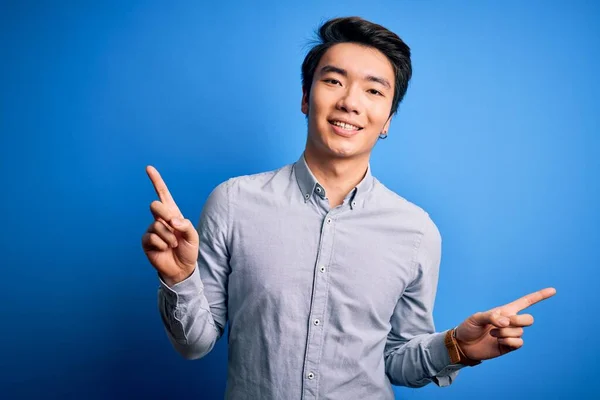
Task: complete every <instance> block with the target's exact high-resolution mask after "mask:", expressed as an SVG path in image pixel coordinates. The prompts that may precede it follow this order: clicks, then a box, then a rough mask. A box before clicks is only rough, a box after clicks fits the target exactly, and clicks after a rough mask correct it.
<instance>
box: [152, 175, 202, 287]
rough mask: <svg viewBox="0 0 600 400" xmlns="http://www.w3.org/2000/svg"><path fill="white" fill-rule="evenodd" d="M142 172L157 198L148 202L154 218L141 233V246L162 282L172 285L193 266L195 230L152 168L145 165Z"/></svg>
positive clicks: (195, 245)
mask: <svg viewBox="0 0 600 400" xmlns="http://www.w3.org/2000/svg"><path fill="white" fill-rule="evenodd" d="M146 173H147V174H148V177H150V180H151V181H152V184H153V185H154V189H155V190H156V194H157V195H158V198H159V199H160V201H158V200H155V201H153V202H152V203H151V204H150V211H151V212H152V215H153V216H154V221H153V222H152V223H151V224H150V226H149V227H148V229H147V231H146V232H145V233H144V235H143V236H142V248H143V249H144V252H145V253H146V256H147V257H148V260H149V261H150V264H152V266H153V267H154V268H156V270H157V271H158V273H159V274H160V276H161V278H162V279H163V280H164V281H165V283H166V284H167V285H169V286H173V285H174V284H176V283H178V282H181V281H183V280H185V279H186V278H188V277H189V276H190V275H191V274H192V273H193V272H194V269H195V268H196V261H197V260H198V245H199V237H198V232H197V231H196V229H195V228H194V225H193V224H192V222H191V221H190V220H189V219H185V218H184V217H183V215H182V214H181V211H179V207H177V204H175V201H174V200H173V197H172V196H171V193H170V192H169V189H167V185H166V184H165V182H164V181H163V179H162V178H161V176H160V174H159V173H158V171H157V170H156V168H154V167H152V166H150V165H149V166H147V167H146Z"/></svg>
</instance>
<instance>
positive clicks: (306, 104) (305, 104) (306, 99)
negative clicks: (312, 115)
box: [300, 88, 308, 115]
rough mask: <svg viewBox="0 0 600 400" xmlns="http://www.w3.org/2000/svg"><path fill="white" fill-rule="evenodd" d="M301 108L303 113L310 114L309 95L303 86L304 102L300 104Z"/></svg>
mask: <svg viewBox="0 0 600 400" xmlns="http://www.w3.org/2000/svg"><path fill="white" fill-rule="evenodd" d="M300 110H301V111H302V114H304V115H308V96H307V94H306V90H305V89H304V88H302V102H301V105H300Z"/></svg>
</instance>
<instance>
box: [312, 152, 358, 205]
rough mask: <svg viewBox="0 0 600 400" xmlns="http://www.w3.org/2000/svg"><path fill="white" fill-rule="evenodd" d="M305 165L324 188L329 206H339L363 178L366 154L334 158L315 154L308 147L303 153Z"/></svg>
mask: <svg viewBox="0 0 600 400" xmlns="http://www.w3.org/2000/svg"><path fill="white" fill-rule="evenodd" d="M304 158H305V159H306V164H307V165H308V167H309V168H310V170H311V172H312V173H313V175H314V176H315V178H317V180H318V181H319V183H320V184H321V185H322V186H323V187H324V188H325V192H326V193H327V197H328V198H329V200H330V204H331V206H333V207H334V206H337V205H340V204H341V203H342V202H343V200H344V198H345V197H346V196H347V195H348V193H349V192H350V191H351V190H352V189H354V187H356V185H358V184H359V183H360V181H361V180H362V179H363V178H364V177H365V174H366V172H367V168H368V166H369V156H368V154H367V155H366V156H363V157H356V158H334V157H327V156H324V155H321V154H318V153H316V152H315V151H314V150H313V149H312V148H311V147H310V146H307V147H306V149H305V151H304Z"/></svg>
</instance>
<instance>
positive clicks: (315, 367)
mask: <svg viewBox="0 0 600 400" xmlns="http://www.w3.org/2000/svg"><path fill="white" fill-rule="evenodd" d="M334 227H335V224H334V219H333V218H332V217H331V214H330V213H327V214H326V215H325V218H324V220H323V224H322V228H321V239H320V243H319V253H318V255H317V263H316V265H315V269H314V273H315V276H314V280H315V281H314V286H313V292H312V301H311V308H310V311H309V318H310V320H309V321H310V322H309V326H308V338H307V344H306V356H305V362H304V377H305V380H306V383H305V384H304V385H303V396H302V398H303V399H316V398H317V397H318V393H317V387H318V381H319V379H318V372H319V368H320V364H319V363H320V358H321V357H320V355H321V353H322V346H323V334H324V327H325V326H324V318H325V310H326V303H327V290H328V285H327V278H328V275H327V274H325V271H327V266H326V263H327V262H328V261H329V260H330V259H331V253H332V244H333V235H334Z"/></svg>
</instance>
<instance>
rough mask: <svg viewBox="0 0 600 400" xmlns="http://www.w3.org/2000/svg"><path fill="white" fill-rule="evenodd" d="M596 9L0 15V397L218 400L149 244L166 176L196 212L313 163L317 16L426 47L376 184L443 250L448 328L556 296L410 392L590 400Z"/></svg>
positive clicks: (335, 6) (549, 5)
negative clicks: (419, 214) (224, 188)
mask: <svg viewBox="0 0 600 400" xmlns="http://www.w3.org/2000/svg"><path fill="white" fill-rule="evenodd" d="M599 10H600V8H599V7H598V6H596V4H595V3H594V2H592V1H587V2H584V1H578V2H573V1H563V2H560V3H559V2H549V1H529V2H521V1H510V2H507V1H503V2H495V1H487V2H483V1H481V2H472V1H470V2H468V1H460V2H448V1H445V2H435V1H427V2H414V1H387V2H376V1H371V2H364V1H348V2H312V3H310V2H306V1H302V2H300V1H296V2H293V3H290V4H283V2H277V1H272V2H257V1H248V2H232V1H220V2H216V3H214V4H211V5H208V4H201V3H200V2H177V4H176V5H174V4H169V2H166V1H165V2H148V1H139V2H132V1H129V2H110V3H109V2H94V4H92V3H90V4H84V3H83V2H54V3H51V2H16V1H14V2H3V3H2V6H1V9H0V51H1V53H0V59H1V62H0V79H1V81H0V83H1V86H0V106H1V108H0V132H1V136H0V167H1V169H0V172H1V176H0V178H1V180H0V188H2V192H1V195H0V199H1V202H2V204H1V208H0V210H2V220H3V221H4V223H3V224H2V229H0V232H1V235H2V237H1V240H0V249H1V254H2V258H1V259H0V260H1V261H0V263H1V267H2V268H1V275H2V279H1V282H2V283H1V284H2V287H1V288H0V289H1V290H0V301H1V304H2V306H1V307H0V312H1V313H2V314H1V315H0V318H1V319H0V321H1V323H2V329H1V335H2V340H1V341H0V346H1V347H0V354H1V355H2V356H1V358H2V362H0V365H1V366H2V371H1V372H2V373H1V374H0V383H1V392H0V397H2V398H6V399H9V398H25V397H39V398H42V397H43V398H65V397H70V398H81V399H83V398H88V399H92V398H127V397H129V398H133V397H134V396H135V397H138V396H139V397H140V398H167V397H172V398H181V399H184V398H185V399H218V398H221V397H222V394H223V390H224V387H225V376H226V359H227V347H226V343H225V341H224V340H221V341H220V342H219V343H218V345H217V347H216V348H215V349H214V351H213V352H212V353H210V354H209V355H208V356H207V357H206V358H204V359H202V360H198V361H193V362H191V361H186V360H184V359H183V358H181V357H180V356H178V355H177V354H176V353H175V351H174V350H173V349H172V348H171V345H170V344H169V342H168V340H167V337H166V335H165V333H164V331H163V327H162V324H161V321H160V318H159V315H158V311H157V304H156V290H157V288H158V282H157V279H156V275H155V271H154V270H153V269H152V267H151V266H150V265H149V263H148V262H147V261H146V258H145V256H144V254H143V252H142V249H141V244H140V240H141V236H142V234H143V232H144V231H145V230H146V228H147V226H148V225H149V223H150V222H151V214H150V212H149V208H148V207H149V204H150V202H151V201H152V200H154V199H155V194H154V191H153V188H152V186H151V184H150V181H149V180H148V178H147V176H146V174H145V171H144V168H145V166H146V165H147V164H153V165H155V166H156V167H157V168H158V169H159V171H161V173H162V174H163V176H164V178H165V180H166V182H167V184H168V185H169V187H170V189H171V191H172V193H173V195H174V197H175V199H176V200H177V201H178V203H179V205H180V208H181V209H182V211H183V212H184V213H185V214H186V216H187V217H188V218H190V219H192V220H193V221H197V218H198V217H199V215H200V211H201V208H202V206H203V204H204V201H205V199H206V196H207V195H208V194H209V192H210V191H211V190H212V188H213V187H214V186H216V185H217V184H218V183H220V182H221V181H223V180H225V179H227V178H229V177H231V176H235V175H242V174H250V173H255V172H260V171H265V170H270V169H275V168H278V167H280V166H282V165H284V164H287V163H290V162H293V161H295V160H296V159H297V157H298V156H299V155H300V153H301V151H302V149H303V146H304V140H305V135H306V125H305V120H304V116H303V115H302V114H301V113H300V99H301V88H300V64H301V62H302V60H303V57H304V54H305V52H306V50H307V49H308V46H307V44H308V43H309V42H310V40H311V39H312V38H313V37H314V36H313V35H312V32H314V29H315V28H316V27H317V25H318V24H319V23H320V22H321V21H323V20H324V19H327V18H330V17H335V16H346V15H360V16H363V17H365V18H367V19H371V20H373V21H376V22H379V23H381V24H383V25H384V26H387V27H388V28H390V29H392V30H394V31H395V32H397V33H398V34H399V35H400V36H401V37H402V38H403V39H404V40H405V41H406V42H407V43H408V44H409V45H410V46H411V48H412V51H413V62H414V78H413V80H412V82H411V85H410V88H409V90H408V94H407V96H406V98H405V101H404V102H403V103H402V104H401V106H400V110H399V114H398V116H397V117H396V118H395V119H394V121H393V122H392V126H391V130H390V137H389V138H388V139H387V140H386V141H384V142H380V143H378V144H377V146H376V149H375V151H374V154H373V158H372V167H373V172H374V174H375V175H376V176H377V177H378V178H379V179H380V180H381V181H382V182H383V183H384V184H386V185H387V186H388V187H390V188H391V189H393V190H395V191H397V192H398V193H399V194H400V195H402V196H404V197H406V198H407V199H409V200H411V201H413V202H415V203H417V204H418V205H420V206H422V207H424V208H425V209H426V210H428V211H429V212H430V214H431V215H432V217H433V219H434V220H435V222H436V223H437V224H438V227H439V229H440V231H441V233H442V235H443V240H444V247H443V258H442V265H441V277H440V284H439V290H438V297H437V301H436V308H435V312H434V316H435V320H436V325H437V329H438V330H443V329H447V328H450V327H452V326H453V325H455V324H457V323H459V322H461V321H462V320H463V319H464V318H466V317H467V316H468V315H470V314H472V313H473V312H476V311H480V310H485V309H488V308H491V307H493V306H496V305H500V304H504V303H506V302H508V301H511V300H513V299H515V298H517V297H520V296H522V295H524V294H527V293H529V292H531V291H534V290H537V289H539V288H542V287H546V286H555V287H556V288H557V290H558V293H557V295H556V296H555V297H553V298H552V299H550V300H547V301H546V302H543V303H541V304H537V305H535V306H534V307H532V308H531V309H530V310H528V311H531V312H532V313H533V315H534V317H535V318H536V322H535V324H534V325H533V326H532V327H530V328H528V329H527V330H526V333H525V335H524V339H525V346H524V347H523V348H522V349H521V350H519V351H517V352H515V353H511V354H509V355H507V356H505V357H502V358H500V359H496V360H492V361H489V362H485V363H483V364H482V365H480V366H478V367H475V368H469V369H465V370H463V372H461V374H460V375H459V378H458V380H457V381H455V383H454V384H453V385H452V386H450V387H447V388H438V387H435V386H434V385H433V384H432V385H429V386H427V387H425V388H421V389H408V388H396V389H395V390H396V393H397V397H398V398H404V399H437V398H442V397H443V398H445V399H464V398H471V397H473V398H474V397H475V396H478V397H480V398H486V399H489V400H491V399H506V398H514V399H517V398H518V399H527V398H542V396H543V397H544V398H547V399H550V398H552V399H558V398H566V397H569V398H597V397H595V396H598V395H600V391H599V389H598V386H597V385H594V384H593V383H592V381H594V380H595V379H596V378H597V376H596V375H597V372H596V369H597V359H598V356H600V352H599V350H600V345H599V342H600V341H599V340H598V338H597V336H598V331H599V328H600V327H599V324H598V314H599V312H600V307H599V304H600V302H599V298H598V297H599V296H598V289H597V282H596V280H597V279H598V276H599V273H598V267H599V265H600V263H599V261H600V257H599V253H598V249H599V245H600V243H599V242H600V240H599V239H600V235H599V233H598V223H599V222H600V212H599V211H598V204H597V199H598V195H599V194H600V191H599V189H600V165H599V161H598V160H599V157H598V153H599V150H600V148H599V147H600V146H599V138H598V133H599V132H598V127H599V122H600V117H599V112H598V111H599V108H598V101H597V94H598V92H599V91H600V81H599V78H598V71H599V63H598V61H599V55H598V54H599V51H600V28H599V25H598V23H597V22H598V20H599V17H600V12H599Z"/></svg>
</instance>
